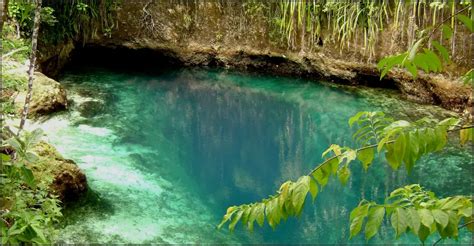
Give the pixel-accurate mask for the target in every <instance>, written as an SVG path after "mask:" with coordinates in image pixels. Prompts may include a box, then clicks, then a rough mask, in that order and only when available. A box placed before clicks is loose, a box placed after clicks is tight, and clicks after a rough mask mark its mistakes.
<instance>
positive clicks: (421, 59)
mask: <svg viewBox="0 0 474 246" xmlns="http://www.w3.org/2000/svg"><path fill="white" fill-rule="evenodd" d="M413 63H414V64H415V66H417V67H420V68H421V69H423V70H424V71H425V73H429V72H430V65H429V63H430V60H429V59H428V56H427V55H426V54H423V53H418V54H416V56H415V59H414V60H413Z"/></svg>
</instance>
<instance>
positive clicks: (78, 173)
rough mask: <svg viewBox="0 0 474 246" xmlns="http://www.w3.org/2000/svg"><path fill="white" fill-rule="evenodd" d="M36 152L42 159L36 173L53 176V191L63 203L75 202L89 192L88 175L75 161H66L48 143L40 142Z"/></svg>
mask: <svg viewBox="0 0 474 246" xmlns="http://www.w3.org/2000/svg"><path fill="white" fill-rule="evenodd" d="M34 151H35V152H36V153H37V154H38V155H39V156H40V159H41V160H40V162H39V164H38V165H36V166H35V168H34V172H36V173H40V172H41V173H46V174H47V175H48V174H49V175H52V176H53V182H52V184H51V190H52V192H53V193H55V194H56V195H58V196H59V199H61V201H63V202H66V201H71V200H75V199H77V198H78V197H79V196H80V195H82V194H83V193H85V192H86V191H87V179H86V175H85V174H84V173H83V172H82V170H81V169H80V168H79V167H78V166H77V165H76V163H74V161H73V160H68V159H64V158H63V157H62V156H61V154H59V153H58V152H57V151H56V149H55V148H54V147H53V146H52V145H50V144H48V143H46V142H40V143H39V144H38V145H37V146H36V147H35V149H34Z"/></svg>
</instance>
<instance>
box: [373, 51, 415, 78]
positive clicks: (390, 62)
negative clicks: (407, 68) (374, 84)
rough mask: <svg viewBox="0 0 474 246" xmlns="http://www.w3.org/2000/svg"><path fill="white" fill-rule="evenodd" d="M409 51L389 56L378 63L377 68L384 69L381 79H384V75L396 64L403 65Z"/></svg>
mask: <svg viewBox="0 0 474 246" xmlns="http://www.w3.org/2000/svg"><path fill="white" fill-rule="evenodd" d="M407 56H408V52H404V53H402V54H399V55H395V56H387V57H385V58H383V59H382V60H380V62H379V63H378V64H377V68H378V69H379V70H382V72H381V74H380V80H382V78H383V77H385V75H386V74H387V73H388V71H390V69H392V68H393V67H394V66H396V65H398V66H401V65H402V63H403V61H404V60H405V59H406V58H407Z"/></svg>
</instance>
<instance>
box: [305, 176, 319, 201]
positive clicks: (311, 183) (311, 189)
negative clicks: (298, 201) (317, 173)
mask: <svg viewBox="0 0 474 246" xmlns="http://www.w3.org/2000/svg"><path fill="white" fill-rule="evenodd" d="M307 177H308V178H309V193H311V197H312V199H313V202H314V199H316V196H317V195H318V184H316V180H314V179H313V178H311V177H309V176H307Z"/></svg>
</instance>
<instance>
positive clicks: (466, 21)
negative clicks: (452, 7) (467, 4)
mask: <svg viewBox="0 0 474 246" xmlns="http://www.w3.org/2000/svg"><path fill="white" fill-rule="evenodd" d="M457 17H458V19H459V20H460V21H461V22H462V23H463V24H464V26H465V27H466V28H467V29H468V30H469V31H470V32H472V31H473V30H472V20H471V18H469V17H467V16H465V15H463V14H458V15H457Z"/></svg>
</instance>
